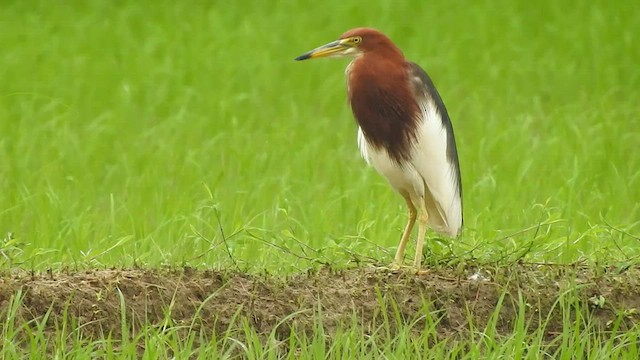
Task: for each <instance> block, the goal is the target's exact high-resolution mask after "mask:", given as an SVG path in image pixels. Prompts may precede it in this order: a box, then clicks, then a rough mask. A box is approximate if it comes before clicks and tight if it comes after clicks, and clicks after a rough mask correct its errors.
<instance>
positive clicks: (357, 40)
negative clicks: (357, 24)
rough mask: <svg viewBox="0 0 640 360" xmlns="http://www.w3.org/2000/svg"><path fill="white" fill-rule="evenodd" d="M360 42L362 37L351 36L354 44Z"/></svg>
mask: <svg viewBox="0 0 640 360" xmlns="http://www.w3.org/2000/svg"><path fill="white" fill-rule="evenodd" d="M361 42H362V38H361V37H360V36H356V37H354V38H353V43H354V44H360V43H361Z"/></svg>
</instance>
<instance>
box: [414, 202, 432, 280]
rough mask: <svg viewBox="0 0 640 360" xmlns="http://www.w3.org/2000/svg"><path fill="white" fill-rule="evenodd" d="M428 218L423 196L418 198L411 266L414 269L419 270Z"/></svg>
mask: <svg viewBox="0 0 640 360" xmlns="http://www.w3.org/2000/svg"><path fill="white" fill-rule="evenodd" d="M428 220H429V214H427V207H426V206H425V204H424V198H421V199H420V214H419V215H418V242H417V243H416V257H415V260H414V261H413V266H414V267H415V268H416V270H418V271H419V270H420V266H422V245H424V236H425V234H426V232H427V221H428Z"/></svg>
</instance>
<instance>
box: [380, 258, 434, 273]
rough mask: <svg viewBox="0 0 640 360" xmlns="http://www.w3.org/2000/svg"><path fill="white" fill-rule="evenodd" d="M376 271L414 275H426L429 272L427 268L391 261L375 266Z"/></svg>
mask: <svg viewBox="0 0 640 360" xmlns="http://www.w3.org/2000/svg"><path fill="white" fill-rule="evenodd" d="M375 270H376V271H383V272H390V273H394V274H397V273H401V272H405V273H413V274H415V275H426V274H428V273H429V270H428V269H422V268H420V267H416V266H415V265H403V264H399V263H397V262H395V261H394V262H392V263H391V264H389V265H387V266H375Z"/></svg>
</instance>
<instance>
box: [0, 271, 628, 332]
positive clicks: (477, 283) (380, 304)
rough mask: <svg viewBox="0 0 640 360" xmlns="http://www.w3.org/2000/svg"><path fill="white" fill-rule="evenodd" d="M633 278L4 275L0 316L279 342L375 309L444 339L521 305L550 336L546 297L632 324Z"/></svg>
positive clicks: (561, 274) (503, 325)
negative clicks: (240, 330)
mask: <svg viewBox="0 0 640 360" xmlns="http://www.w3.org/2000/svg"><path fill="white" fill-rule="evenodd" d="M639 275H640V270H639V269H635V268H631V269H624V271H617V270H615V269H600V270H599V271H598V272H597V273H596V272H595V271H594V270H593V269H589V268H584V267H578V266H557V265H511V266H508V267H499V268H487V267H483V268H482V269H480V268H477V267H470V268H466V269H446V268H439V269H432V270H430V271H428V272H426V273H425V274H415V273H413V272H410V271H398V272H394V271H388V270H379V269H373V268H357V269H343V270H335V269H328V268H323V269H320V270H317V271H312V272H309V273H307V274H299V275H294V276H288V277H283V276H268V275H258V274H246V273H241V272H233V271H213V270H205V271H201V270H194V269H192V268H182V269H170V270H167V269H142V270H141V269H110V270H91V271H77V272H69V271H63V272H45V273H30V272H26V271H7V272H5V273H3V274H2V275H1V277H0V313H1V314H2V316H6V313H7V311H9V308H10V306H11V304H12V303H14V306H15V299H16V296H19V298H20V300H19V305H18V307H17V312H18V314H17V316H16V318H17V319H20V320H22V321H31V320H36V321H41V319H43V317H44V316H45V314H47V312H49V311H50V314H49V317H48V319H47V322H46V326H45V330H46V331H47V332H50V333H52V334H53V332H54V331H55V330H56V324H60V323H61V321H62V320H64V319H63V318H64V317H67V318H68V319H66V320H71V321H73V323H74V324H77V325H78V326H82V327H81V329H80V330H79V331H81V332H82V333H83V334H82V335H83V337H85V338H97V337H100V336H104V335H105V334H109V333H110V334H112V336H118V335H119V334H121V331H122V329H123V326H122V325H123V324H122V323H121V322H122V316H121V310H122V309H123V308H124V309H125V310H126V312H125V313H126V322H127V323H126V324H125V326H126V327H128V328H129V329H131V331H135V329H139V328H140V326H141V325H143V324H153V325H156V324H162V323H163V321H166V320H167V317H170V318H171V321H172V324H175V325H185V326H187V327H189V328H194V327H195V328H202V327H205V328H206V329H207V331H206V332H205V333H208V334H210V333H211V332H212V331H215V332H216V333H218V334H221V333H224V332H225V331H227V330H228V329H229V328H230V327H234V326H242V325H241V324H242V322H240V321H237V318H238V316H240V317H241V318H243V319H246V321H248V323H249V324H250V325H251V326H253V328H254V329H255V330H256V331H257V332H258V333H262V334H265V335H266V334H270V333H271V332H272V331H274V330H275V334H276V336H277V337H279V338H281V339H282V340H285V339H286V337H287V336H288V335H289V334H290V331H291V328H292V327H295V329H296V330H297V331H302V332H307V333H310V332H312V331H313V330H314V326H316V324H317V317H318V316H321V317H322V324H323V326H324V327H325V332H326V333H327V334H329V335H331V334H332V333H333V332H334V331H335V330H336V329H337V328H338V327H340V326H349V324H352V323H353V319H354V318H355V319H357V321H358V322H359V325H360V326H362V327H363V328H364V329H365V331H371V332H372V333H373V332H374V331H375V329H377V328H378V327H379V326H381V324H383V322H384V318H385V316H386V317H387V318H391V319H394V320H393V321H390V322H389V321H388V322H387V323H388V324H390V325H391V326H392V327H393V326H398V325H400V326H401V325H403V324H413V326H412V329H415V331H416V333H419V332H420V331H421V330H423V329H424V324H423V322H424V318H425V317H424V315H425V313H426V312H429V313H430V314H431V315H432V318H435V319H439V321H438V323H437V325H436V326H437V330H438V331H437V333H438V334H439V336H441V337H442V338H445V337H450V336H459V334H461V333H464V331H467V330H469V328H470V327H469V326H470V325H469V323H470V321H471V322H473V326H474V327H475V328H476V329H482V328H484V326H486V324H487V322H488V321H489V320H490V318H491V317H492V316H495V314H496V313H497V314H498V318H497V330H498V333H503V334H507V333H509V332H511V331H513V328H514V319H515V318H516V316H517V314H518V311H519V309H520V307H521V306H525V307H526V313H527V314H528V317H529V318H530V319H531V321H530V323H529V324H528V326H529V329H528V330H529V331H533V330H535V329H537V328H538V327H539V326H541V325H544V327H545V333H546V334H548V336H549V338H553V336H554V335H557V334H560V333H562V321H563V313H562V311H563V308H562V306H560V305H559V302H558V300H559V299H560V298H561V297H563V296H565V297H566V296H567V294H570V295H571V297H572V298H571V300H566V299H565V300H566V301H573V302H575V303H576V304H578V305H579V306H578V308H580V309H583V311H588V312H590V314H589V315H590V316H591V318H592V319H594V321H597V322H599V324H600V325H601V326H602V328H603V329H606V327H607V326H609V325H610V324H611V322H612V321H614V320H616V319H619V318H620V314H626V315H625V316H624V321H623V324H622V325H618V326H627V327H631V326H633V325H634V324H635V323H636V322H637V321H638V315H637V311H636V309H640V286H639V284H638V279H640V276H639ZM496 309H498V310H496ZM5 318H6V317H5ZM398 318H400V319H401V320H402V321H401V322H398V321H396V320H397V319H398ZM540 319H542V320H544V324H540V323H539V321H540ZM547 319H548V320H547ZM421 322H422V323H421ZM2 326H3V325H2V324H0V327H2ZM393 330H395V329H392V331H393Z"/></svg>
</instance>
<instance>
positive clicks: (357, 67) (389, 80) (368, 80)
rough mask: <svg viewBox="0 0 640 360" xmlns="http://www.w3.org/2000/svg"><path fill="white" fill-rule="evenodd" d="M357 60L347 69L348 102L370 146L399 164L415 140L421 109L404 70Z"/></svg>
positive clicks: (406, 157) (408, 154) (407, 154)
mask: <svg viewBox="0 0 640 360" xmlns="http://www.w3.org/2000/svg"><path fill="white" fill-rule="evenodd" d="M383 65H384V63H375V62H374V63H366V62H365V58H364V57H363V58H359V59H356V60H354V61H353V62H352V63H351V64H350V65H349V67H348V68H347V84H348V93H349V103H350V105H351V109H352V111H353V115H354V117H355V119H356V121H357V122H358V125H359V126H360V128H361V129H362V132H363V134H364V136H365V138H366V139H367V141H368V143H369V144H371V146H372V147H373V148H376V149H381V150H384V151H386V152H387V153H388V154H389V157H390V158H391V159H392V160H393V161H395V162H397V163H402V162H403V161H406V160H407V159H408V158H409V156H410V152H411V148H412V144H413V142H414V141H415V138H416V131H417V127H418V122H419V120H418V117H419V113H420V108H419V106H418V104H417V102H416V99H415V96H414V94H413V91H412V90H411V88H410V81H409V78H408V76H407V74H406V71H404V68H403V67H400V68H398V67H393V66H389V65H388V64H387V66H383Z"/></svg>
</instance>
